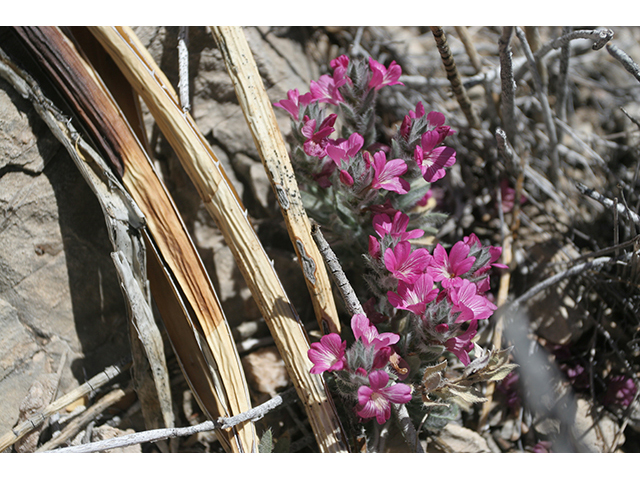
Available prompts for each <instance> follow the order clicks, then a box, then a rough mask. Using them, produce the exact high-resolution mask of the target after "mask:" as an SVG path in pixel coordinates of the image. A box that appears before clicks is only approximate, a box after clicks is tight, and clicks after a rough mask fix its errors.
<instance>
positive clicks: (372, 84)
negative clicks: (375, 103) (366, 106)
mask: <svg viewBox="0 0 640 480" xmlns="http://www.w3.org/2000/svg"><path fill="white" fill-rule="evenodd" d="M369 67H370V68H371V72H372V73H373V75H372V76H371V80H369V88H375V89H376V90H380V89H381V88H382V87H384V86H387V85H404V83H402V82H400V81H398V79H399V78H400V75H402V68H401V67H400V65H398V64H397V63H396V62H395V61H392V62H391V64H390V65H389V68H385V66H384V65H382V64H381V63H378V62H376V61H375V60H374V59H373V58H369Z"/></svg>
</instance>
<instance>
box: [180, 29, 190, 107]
mask: <svg viewBox="0 0 640 480" xmlns="http://www.w3.org/2000/svg"><path fill="white" fill-rule="evenodd" d="M188 42H189V27H180V33H179V34H178V76H179V78H180V80H179V81H178V91H179V92H180V105H181V106H182V111H183V112H185V113H186V112H188V111H189V110H191V104H190V102H189V45H188Z"/></svg>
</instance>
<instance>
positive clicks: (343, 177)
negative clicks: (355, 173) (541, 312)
mask: <svg viewBox="0 0 640 480" xmlns="http://www.w3.org/2000/svg"><path fill="white" fill-rule="evenodd" d="M340 181H341V182H342V183H343V184H345V185H346V186H347V187H350V186H352V185H353V177H352V176H351V174H349V172H347V171H346V170H340Z"/></svg>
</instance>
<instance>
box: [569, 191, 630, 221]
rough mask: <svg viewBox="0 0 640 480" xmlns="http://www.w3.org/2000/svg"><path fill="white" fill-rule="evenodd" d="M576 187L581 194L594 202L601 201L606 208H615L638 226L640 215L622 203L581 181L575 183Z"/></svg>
mask: <svg viewBox="0 0 640 480" xmlns="http://www.w3.org/2000/svg"><path fill="white" fill-rule="evenodd" d="M576 188H577V189H578V190H580V193H582V194H583V195H586V196H587V197H589V198H592V199H594V200H595V201H596V202H599V203H601V204H602V205H604V206H605V207H607V208H611V209H615V210H616V211H617V212H618V213H620V214H621V215H624V217H625V218H627V219H628V220H631V221H632V222H633V223H635V224H636V225H639V226H640V215H638V214H637V213H635V212H632V211H631V210H629V209H628V208H627V207H625V206H624V205H623V204H622V203H619V202H614V201H613V200H611V199H610V198H608V197H605V196H604V195H602V194H601V193H599V192H596V191H595V190H593V189H592V188H589V187H587V186H586V185H583V184H582V183H577V184H576Z"/></svg>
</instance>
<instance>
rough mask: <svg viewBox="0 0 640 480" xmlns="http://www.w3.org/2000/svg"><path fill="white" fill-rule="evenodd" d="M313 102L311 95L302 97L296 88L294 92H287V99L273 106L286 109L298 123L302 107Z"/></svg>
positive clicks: (306, 94) (307, 94)
mask: <svg viewBox="0 0 640 480" xmlns="http://www.w3.org/2000/svg"><path fill="white" fill-rule="evenodd" d="M311 101H312V98H311V93H305V94H304V95H300V92H298V89H297V88H294V89H293V90H289V91H288V92H287V98H286V99H285V100H280V101H279V102H278V103H274V104H273V106H274V107H280V108H284V109H285V110H286V111H287V112H289V113H290V114H291V116H292V117H293V118H294V119H295V120H296V121H298V116H299V114H300V107H301V106H306V105H309V104H310V103H311Z"/></svg>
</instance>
